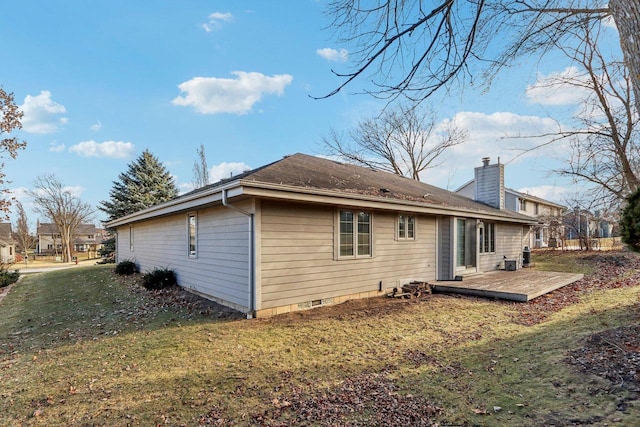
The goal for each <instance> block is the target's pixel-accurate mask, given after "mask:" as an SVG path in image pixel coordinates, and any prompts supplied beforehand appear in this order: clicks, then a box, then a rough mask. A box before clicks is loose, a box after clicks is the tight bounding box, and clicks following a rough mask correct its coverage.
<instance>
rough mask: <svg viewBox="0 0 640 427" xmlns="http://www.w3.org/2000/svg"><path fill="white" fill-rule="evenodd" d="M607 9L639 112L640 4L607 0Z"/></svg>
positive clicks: (625, 0)
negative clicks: (613, 24)
mask: <svg viewBox="0 0 640 427" xmlns="http://www.w3.org/2000/svg"><path fill="white" fill-rule="evenodd" d="M609 8H610V9H611V14H612V15H613V20H614V21H615V23H616V26H617V27H618V32H619V34H620V46H621V47H622V53H623V55H624V61H625V64H627V67H628V68H629V74H630V76H631V84H632V85H633V93H634V95H635V104H636V109H637V110H638V111H640V3H639V2H638V0H609Z"/></svg>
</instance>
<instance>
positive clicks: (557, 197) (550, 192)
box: [517, 185, 569, 204]
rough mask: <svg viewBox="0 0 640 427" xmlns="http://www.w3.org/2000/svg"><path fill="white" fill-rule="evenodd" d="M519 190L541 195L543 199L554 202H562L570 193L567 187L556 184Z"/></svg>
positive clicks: (536, 195) (532, 194)
mask: <svg viewBox="0 0 640 427" xmlns="http://www.w3.org/2000/svg"><path fill="white" fill-rule="evenodd" d="M517 191H519V192H520V193H524V194H529V195H531V196H535V197H540V198H541V199H545V200H550V201H552V202H556V203H560V204H562V203H563V201H564V200H565V199H566V196H567V195H568V194H569V189H567V187H559V186H556V185H539V186H536V187H524V188H520V189H518V190H517Z"/></svg>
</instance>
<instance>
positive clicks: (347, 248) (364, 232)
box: [338, 210, 371, 258]
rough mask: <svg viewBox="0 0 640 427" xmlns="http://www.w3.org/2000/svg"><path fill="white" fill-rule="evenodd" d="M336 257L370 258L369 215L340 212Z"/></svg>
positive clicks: (366, 213) (367, 213) (365, 213)
mask: <svg viewBox="0 0 640 427" xmlns="http://www.w3.org/2000/svg"><path fill="white" fill-rule="evenodd" d="M339 215H340V236H339V249H338V256H339V257H340V258H357V257H370V256H371V213H369V212H355V211H347V210H342V211H340V214H339Z"/></svg>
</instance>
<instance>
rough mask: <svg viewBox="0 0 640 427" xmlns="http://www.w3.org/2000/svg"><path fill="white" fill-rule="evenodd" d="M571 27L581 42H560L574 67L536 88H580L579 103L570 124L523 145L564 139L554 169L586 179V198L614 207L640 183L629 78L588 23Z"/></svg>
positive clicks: (639, 147) (639, 133) (635, 115)
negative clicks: (563, 154)
mask: <svg viewBox="0 0 640 427" xmlns="http://www.w3.org/2000/svg"><path fill="white" fill-rule="evenodd" d="M572 31H576V40H579V43H577V45H576V46H571V45H566V46H558V48H559V49H560V50H561V51H562V52H563V53H564V54H565V55H566V56H567V57H568V58H569V59H571V60H572V62H573V63H574V64H575V65H576V67H574V68H573V69H572V71H573V72H571V73H563V74H558V75H555V76H554V77H551V78H549V79H547V80H546V81H545V83H544V84H538V85H537V88H543V89H544V88H549V89H567V88H570V89H572V90H573V91H576V92H578V93H581V94H584V97H583V98H582V100H581V101H580V106H581V108H580V109H579V110H578V111H577V112H576V114H575V115H574V118H573V125H572V126H570V127H569V128H568V129H566V128H565V129H563V128H562V127H559V129H558V131H557V132H553V133H547V134H542V135H534V136H533V137H537V138H542V139H544V141H545V142H543V143H542V144H541V145H538V146H536V147H534V148H532V149H529V150H526V151H531V150H535V149H538V148H540V147H541V146H546V145H549V144H553V143H555V142H558V141H568V142H569V149H568V152H569V158H568V160H567V161H566V162H565V163H564V166H563V167H561V168H558V169H556V170H554V172H555V173H557V174H560V175H563V176H567V177H570V178H572V179H573V180H574V181H576V182H580V183H582V184H590V188H591V190H590V191H589V193H590V194H589V197H590V199H592V200H597V201H598V202H599V203H600V204H601V205H602V207H607V206H608V207H613V208H617V207H619V206H620V205H621V204H623V203H624V200H625V198H626V197H627V196H628V195H629V194H631V193H633V192H634V191H635V190H636V189H638V188H639V187H640V139H639V137H640V131H639V129H640V127H639V124H638V120H639V117H638V111H637V109H636V108H635V104H634V103H633V89H632V87H631V79H630V76H629V72H628V69H627V67H625V64H624V63H622V62H619V61H615V60H613V59H610V58H606V57H605V56H604V55H603V54H602V52H601V51H600V49H599V48H598V42H597V41H598V36H599V34H598V32H594V30H593V29H591V28H590V27H589V26H587V25H584V26H582V27H576V28H575V29H574V30H572ZM531 137H532V136H527V137H526V138H531ZM526 151H525V152H526Z"/></svg>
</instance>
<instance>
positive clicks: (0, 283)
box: [0, 264, 20, 288]
mask: <svg viewBox="0 0 640 427" xmlns="http://www.w3.org/2000/svg"><path fill="white" fill-rule="evenodd" d="M19 278H20V273H18V270H16V271H13V272H10V271H9V266H8V265H4V264H3V265H0V288H6V287H7V286H9V285H10V284H12V283H15V282H17V281H18V279H19Z"/></svg>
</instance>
